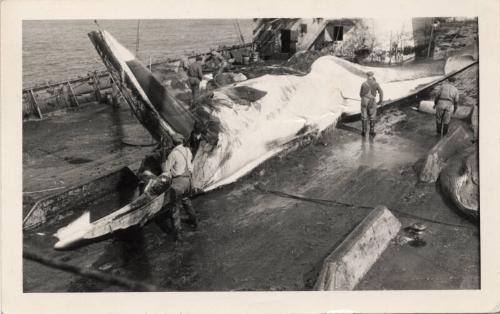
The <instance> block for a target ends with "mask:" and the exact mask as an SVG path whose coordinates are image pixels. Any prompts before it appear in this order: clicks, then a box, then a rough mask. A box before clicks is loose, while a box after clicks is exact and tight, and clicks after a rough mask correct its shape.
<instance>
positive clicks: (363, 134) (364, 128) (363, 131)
mask: <svg viewBox="0 0 500 314" xmlns="http://www.w3.org/2000/svg"><path fill="white" fill-rule="evenodd" d="M361 136H366V120H361Z"/></svg>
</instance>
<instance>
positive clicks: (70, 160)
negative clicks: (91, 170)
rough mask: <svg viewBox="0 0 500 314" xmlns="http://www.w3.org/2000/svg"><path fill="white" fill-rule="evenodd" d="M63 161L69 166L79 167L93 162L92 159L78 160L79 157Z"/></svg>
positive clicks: (65, 158) (66, 158) (67, 158)
mask: <svg viewBox="0 0 500 314" xmlns="http://www.w3.org/2000/svg"><path fill="white" fill-rule="evenodd" d="M64 160H66V161H67V162H68V163H69V164H72V165H79V164H84V163H87V162H91V161H93V160H92V159H87V158H79V157H64Z"/></svg>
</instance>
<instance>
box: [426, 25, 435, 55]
mask: <svg viewBox="0 0 500 314" xmlns="http://www.w3.org/2000/svg"><path fill="white" fill-rule="evenodd" d="M433 36H434V19H432V28H431V36H430V38H429V47H428V48H427V58H429V57H430V55H431V46H432V41H433Z"/></svg>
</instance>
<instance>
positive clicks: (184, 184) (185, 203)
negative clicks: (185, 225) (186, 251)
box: [161, 133, 197, 240]
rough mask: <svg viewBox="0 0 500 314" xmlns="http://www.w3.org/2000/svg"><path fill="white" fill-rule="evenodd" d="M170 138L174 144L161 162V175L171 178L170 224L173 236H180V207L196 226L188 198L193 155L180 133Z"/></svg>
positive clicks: (176, 237) (177, 237)
mask: <svg viewBox="0 0 500 314" xmlns="http://www.w3.org/2000/svg"><path fill="white" fill-rule="evenodd" d="M172 140H173V142H174V144H175V145H176V146H175V147H174V148H173V149H172V151H171V152H170V154H169V155H168V158H167V159H166V160H165V161H164V162H162V165H161V168H162V171H163V172H162V175H164V176H167V177H169V178H171V179H172V185H171V190H172V191H173V194H174V195H173V198H174V208H173V209H172V215H171V219H172V225H173V229H174V230H173V232H174V238H175V239H176V240H178V239H179V238H180V231H181V217H180V211H181V208H184V210H185V211H186V214H187V215H188V218H189V223H191V224H192V225H193V226H194V227H195V228H196V227H197V220H196V215H195V212H194V208H193V205H192V204H191V201H190V200H189V198H188V194H189V193H190V192H191V174H192V172H193V162H192V159H193V155H192V154H191V150H190V149H189V148H188V147H186V146H184V137H183V136H182V135H181V134H178V133H176V134H174V135H173V136H172Z"/></svg>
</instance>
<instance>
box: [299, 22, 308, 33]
mask: <svg viewBox="0 0 500 314" xmlns="http://www.w3.org/2000/svg"><path fill="white" fill-rule="evenodd" d="M300 32H301V33H302V34H304V33H307V24H300Z"/></svg>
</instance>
